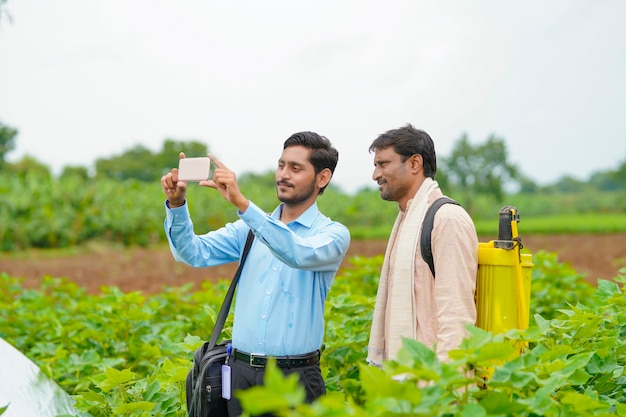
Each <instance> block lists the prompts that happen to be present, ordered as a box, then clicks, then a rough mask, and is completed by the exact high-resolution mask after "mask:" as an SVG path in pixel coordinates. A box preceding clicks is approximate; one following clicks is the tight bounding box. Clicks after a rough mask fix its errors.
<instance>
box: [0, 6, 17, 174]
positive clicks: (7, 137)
mask: <svg viewBox="0 0 626 417" xmlns="http://www.w3.org/2000/svg"><path fill="white" fill-rule="evenodd" d="M0 7H2V1H1V0H0ZM1 14H2V10H1V9H0V17H1ZM17 133H18V132H17V129H14V128H12V127H10V126H7V125H5V124H3V123H2V122H0V169H2V168H3V167H4V165H5V162H6V154H8V153H9V152H11V151H12V150H13V149H15V138H16V137H17Z"/></svg>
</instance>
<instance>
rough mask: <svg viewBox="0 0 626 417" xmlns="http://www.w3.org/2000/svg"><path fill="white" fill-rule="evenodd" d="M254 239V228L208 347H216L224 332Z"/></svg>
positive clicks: (249, 233) (250, 232)
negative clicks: (236, 288)
mask: <svg viewBox="0 0 626 417" xmlns="http://www.w3.org/2000/svg"><path fill="white" fill-rule="evenodd" d="M253 240H254V233H252V230H250V231H249V232H248V238H247V239H246V245H245V246H244V248H243V253H242V254H241V260H240V261H239V267H238V268H237V272H235V276H234V277H233V280H232V281H231V282H230V287H228V292H227V293H226V296H225V297H224V302H223V303H222V307H220V312H219V313H218V315H217V319H216V320H215V327H213V332H212V333H211V340H210V341H209V347H208V349H211V348H213V347H215V345H216V344H217V339H218V338H219V337H220V334H221V333H222V329H223V328H224V323H226V316H228V312H229V311H230V304H231V303H232V302H233V296H234V295H235V287H236V286H237V282H238V281H239V276H240V275H241V269H242V268H243V264H244V262H245V261H246V258H247V257H248V251H249V250H250V246H252V241H253Z"/></svg>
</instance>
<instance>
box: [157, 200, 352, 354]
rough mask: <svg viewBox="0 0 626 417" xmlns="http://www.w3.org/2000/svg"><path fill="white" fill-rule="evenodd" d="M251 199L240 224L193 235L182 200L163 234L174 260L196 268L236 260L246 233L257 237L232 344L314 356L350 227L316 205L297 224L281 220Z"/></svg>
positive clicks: (238, 303)
mask: <svg viewBox="0 0 626 417" xmlns="http://www.w3.org/2000/svg"><path fill="white" fill-rule="evenodd" d="M282 207H283V206H282V204H281V205H279V206H278V207H277V208H276V209H275V210H274V212H273V213H272V214H271V215H268V214H266V213H264V212H263V211H262V210H261V209H260V208H259V207H257V206H256V205H255V204H253V203H252V202H250V205H249V207H248V208H247V209H246V211H245V213H241V212H240V211H238V214H239V217H240V220H237V221H236V222H234V223H228V224H226V225H225V226H224V227H222V228H220V229H218V230H215V231H211V232H209V233H207V234H204V235H196V234H195V233H194V229H193V223H192V221H191V218H190V216H189V209H188V206H187V204H186V203H185V204H184V205H183V206H181V207H177V208H172V209H170V208H168V207H167V203H166V218H165V224H164V226H165V232H166V234H167V238H168V241H169V244H170V249H171V251H172V254H173V256H174V258H175V259H176V260H177V261H179V262H184V263H186V264H189V265H191V266H194V267H206V266H215V265H221V264H224V263H228V262H234V261H239V259H240V258H241V254H242V252H243V247H244V244H245V241H246V237H247V234H248V231H249V230H250V229H252V231H253V232H254V235H255V239H254V241H253V243H252V247H251V248H250V252H249V253H248V258H247V259H246V262H245V264H244V266H243V269H242V271H241V277H240V278H239V284H238V287H237V296H236V300H235V316H234V322H233V347H234V348H235V349H238V350H242V351H244V352H247V353H257V354H266V355H272V356H287V355H298V354H303V353H308V352H312V351H314V350H316V349H319V347H320V346H321V344H322V339H323V336H324V303H325V301H326V296H327V295H328V291H329V290H330V286H331V284H332V281H333V279H334V277H335V274H336V272H337V270H338V269H339V266H340V264H341V261H342V260H343V258H344V256H345V255H346V252H347V251H348V246H349V245H350V233H349V231H348V229H347V228H346V227H345V226H344V225H342V224H340V223H337V222H334V221H332V220H331V219H329V218H328V217H326V216H324V215H323V214H322V213H321V212H320V211H319V209H318V208H317V204H313V205H312V206H311V207H309V208H308V209H307V210H306V211H305V212H304V213H302V215H300V217H298V219H297V220H295V221H293V222H291V223H289V224H286V225H285V224H283V223H281V222H280V220H279V219H280V214H281V212H282Z"/></svg>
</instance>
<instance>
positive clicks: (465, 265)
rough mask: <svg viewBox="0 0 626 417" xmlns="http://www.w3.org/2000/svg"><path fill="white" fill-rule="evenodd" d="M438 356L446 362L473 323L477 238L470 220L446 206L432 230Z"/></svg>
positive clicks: (459, 211)
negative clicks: (468, 325)
mask: <svg viewBox="0 0 626 417" xmlns="http://www.w3.org/2000/svg"><path fill="white" fill-rule="evenodd" d="M432 236H433V241H432V247H433V259H434V264H435V271H436V278H435V288H434V291H435V303H436V309H437V356H438V357H439V359H440V360H445V359H447V358H448V352H449V351H450V350H452V349H456V348H458V347H459V345H460V344H461V341H462V340H463V338H464V337H466V336H467V330H466V328H465V326H466V325H467V324H475V323H476V304H475V302H474V294H475V291H476V273H477V270H478V237H477V235H476V229H475V227H474V223H473V222H472V219H471V218H470V216H469V215H468V214H467V212H466V211H465V210H464V209H463V208H462V207H460V206H454V205H452V204H447V205H445V206H443V207H442V208H441V209H440V210H439V211H438V213H437V215H436V216H435V224H434V228H433V234H432Z"/></svg>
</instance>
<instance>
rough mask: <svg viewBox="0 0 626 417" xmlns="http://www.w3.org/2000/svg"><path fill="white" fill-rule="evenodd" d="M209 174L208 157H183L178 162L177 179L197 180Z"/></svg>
mask: <svg viewBox="0 0 626 417" xmlns="http://www.w3.org/2000/svg"><path fill="white" fill-rule="evenodd" d="M210 176H211V160H210V159H209V158H208V157H202V158H183V159H181V160H180V161H179V162H178V180H179V181H191V182H194V181H196V182H199V181H204V180H208V179H209V178H210Z"/></svg>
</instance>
